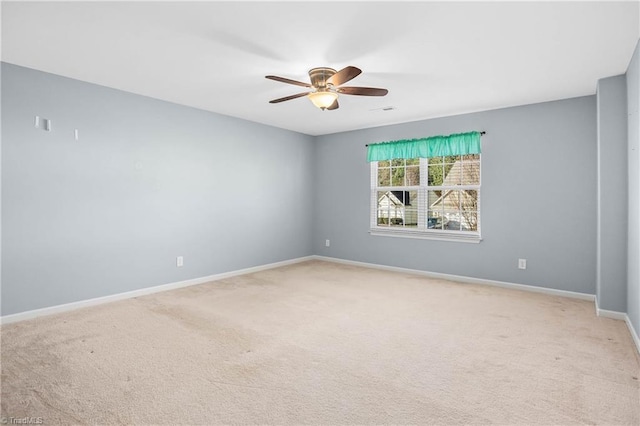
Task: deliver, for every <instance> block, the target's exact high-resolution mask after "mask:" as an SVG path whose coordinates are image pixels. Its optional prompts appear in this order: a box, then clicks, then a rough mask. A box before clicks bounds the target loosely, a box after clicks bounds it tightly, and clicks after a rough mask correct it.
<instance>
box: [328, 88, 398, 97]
mask: <svg viewBox="0 0 640 426" xmlns="http://www.w3.org/2000/svg"><path fill="white" fill-rule="evenodd" d="M338 93H342V94H345V95H359V96H384V95H386V94H387V93H389V91H388V90H387V89H378V88H375V87H340V88H338Z"/></svg>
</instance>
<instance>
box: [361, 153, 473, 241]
mask: <svg viewBox="0 0 640 426" xmlns="http://www.w3.org/2000/svg"><path fill="white" fill-rule="evenodd" d="M428 162H429V160H428V159H426V158H421V159H420V185H419V186H378V162H377V161H372V162H371V163H370V167H371V206H370V212H371V218H370V219H371V223H370V230H369V233H370V234H371V235H375V236H385V237H402V238H421V239H432V240H443V241H459V242H468V243H479V242H480V241H482V237H481V233H480V225H481V222H482V220H481V212H480V211H481V205H482V196H481V187H482V156H481V155H480V160H479V164H480V177H479V182H478V185H455V186H429V185H428V167H429V165H428ZM429 190H432V191H433V190H442V191H445V190H475V191H477V192H478V211H477V214H478V225H477V231H462V230H460V231H456V230H448V229H429V228H427V225H426V224H425V218H426V217H427V213H428V209H429V206H428V205H427V199H428V195H427V194H428V191H429ZM379 191H417V193H418V227H417V228H404V227H400V226H398V227H390V226H378V192H379Z"/></svg>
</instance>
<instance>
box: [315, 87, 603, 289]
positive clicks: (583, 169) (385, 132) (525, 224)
mask: <svg viewBox="0 0 640 426" xmlns="http://www.w3.org/2000/svg"><path fill="white" fill-rule="evenodd" d="M391 113H392V112H391ZM471 130H484V131H486V132H487V134H486V135H485V136H483V139H482V149H483V151H482V197H481V214H482V238H483V241H482V242H480V243H479V244H469V243H460V242H446V241H433V240H418V239H407V238H394V237H380V236H371V235H370V234H369V233H368V232H367V231H368V229H369V217H370V213H369V208H370V207H369V203H370V202H369V196H370V173H369V164H368V163H367V162H366V149H365V144H367V143H375V142H381V141H388V140H395V139H404V138H415V137H422V136H430V135H439V134H450V133H457V132H465V131H471ZM596 139H597V132H596V97H595V96H588V97H581V98H574V99H568V100H562V101H557V102H549V103H542V104H536V105H528V106H522V107H515V108H506V109H500V110H494V111H486V112H480V113H474V114H466V115H459V116H453V117H446V118H438V119H432V120H425V121H419V122H413V123H407V124H401V125H395V126H385V127H378V128H371V129H365V130H359V131H353V132H347V133H339V134H334V135H327V136H321V137H318V138H317V147H316V155H317V168H316V181H317V200H316V203H317V204H316V220H315V233H314V235H315V237H314V247H315V253H316V254H319V255H325V256H331V257H337V258H342V259H349V260H356V261H363V262H371V263H377V264H382V265H392V266H398V267H406V268H413V269H418V270H425V271H432V272H440V273H448V274H455V275H462V276H469V277H477V278H485V279H492V280H499V281H506V282H513V283H521V284H529V285H535V286H542V287H548V288H555V289H561V290H569V291H576V292H582V293H590V294H595V290H596V212H597V208H596V196H595V188H596V178H597V174H596ZM325 239H330V240H331V246H330V247H325V246H324V242H325ZM518 258H526V259H528V263H527V269H526V270H518V269H517V260H518Z"/></svg>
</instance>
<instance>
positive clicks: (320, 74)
mask: <svg viewBox="0 0 640 426" xmlns="http://www.w3.org/2000/svg"><path fill="white" fill-rule="evenodd" d="M336 72H337V71H336V70H334V69H333V68H326V67H318V68H313V69H311V70H309V78H310V79H311V84H312V85H313V86H314V87H316V88H318V89H320V88H325V87H327V80H328V79H329V78H331V76H333V75H334V74H335V73H336Z"/></svg>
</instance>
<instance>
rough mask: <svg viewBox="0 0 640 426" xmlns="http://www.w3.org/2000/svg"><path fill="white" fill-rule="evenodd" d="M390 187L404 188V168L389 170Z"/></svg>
mask: <svg viewBox="0 0 640 426" xmlns="http://www.w3.org/2000/svg"><path fill="white" fill-rule="evenodd" d="M391 186H405V185H404V167H393V168H392V169H391Z"/></svg>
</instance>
